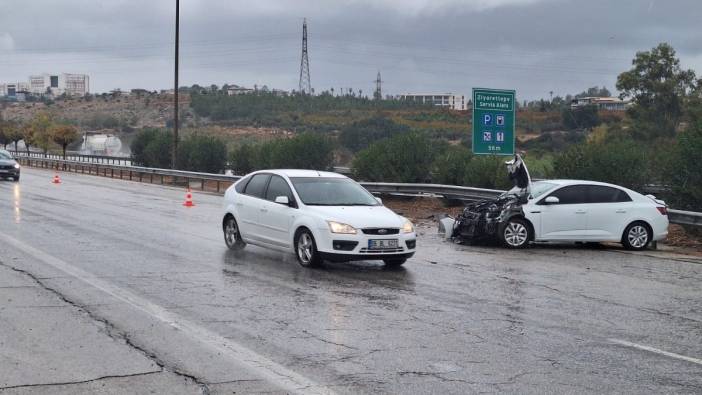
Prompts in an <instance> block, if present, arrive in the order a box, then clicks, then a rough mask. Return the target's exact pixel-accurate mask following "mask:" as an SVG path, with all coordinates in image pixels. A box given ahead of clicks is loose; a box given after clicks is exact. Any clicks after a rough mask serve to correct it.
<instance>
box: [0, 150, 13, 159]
mask: <svg viewBox="0 0 702 395" xmlns="http://www.w3.org/2000/svg"><path fill="white" fill-rule="evenodd" d="M0 159H12V155H10V153H9V152H7V151H0Z"/></svg>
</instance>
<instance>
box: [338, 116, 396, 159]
mask: <svg viewBox="0 0 702 395" xmlns="http://www.w3.org/2000/svg"><path fill="white" fill-rule="evenodd" d="M407 132H409V127H407V126H405V125H401V124H398V123H395V122H393V121H392V120H391V119H389V118H386V117H383V116H376V117H373V118H368V119H364V120H361V121H357V122H354V123H352V124H351V125H348V126H346V127H344V128H343V129H342V130H341V134H340V135H339V141H340V142H341V145H343V146H344V147H346V148H348V149H350V150H351V151H353V152H358V151H360V150H362V149H365V148H368V147H369V146H370V145H371V144H372V143H374V142H376V141H378V140H382V139H386V138H390V137H392V136H394V135H396V134H398V133H407Z"/></svg>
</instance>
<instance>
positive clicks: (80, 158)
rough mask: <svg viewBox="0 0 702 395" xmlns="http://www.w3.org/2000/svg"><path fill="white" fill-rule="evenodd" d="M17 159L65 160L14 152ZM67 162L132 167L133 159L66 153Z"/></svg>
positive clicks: (56, 155)
mask: <svg viewBox="0 0 702 395" xmlns="http://www.w3.org/2000/svg"><path fill="white" fill-rule="evenodd" d="M14 155H15V156H17V157H30V158H47V159H63V155H60V154H49V153H47V154H44V153H43V152H37V151H29V153H27V152H26V151H17V152H14ZM66 160H71V161H75V162H89V163H102V164H110V165H122V164H124V165H126V166H130V165H131V164H132V158H130V157H128V156H105V155H83V154H76V153H69V152H67V153H66Z"/></svg>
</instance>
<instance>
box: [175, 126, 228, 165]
mask: <svg viewBox="0 0 702 395" xmlns="http://www.w3.org/2000/svg"><path fill="white" fill-rule="evenodd" d="M226 160H227V147H226V146H225V145H224V143H223V142H222V141H221V140H220V139H219V138H217V137H214V136H208V135H202V134H191V135H189V136H187V137H186V138H185V139H183V141H181V142H180V143H179V144H178V163H177V166H178V169H180V170H187V171H198V172H205V173H220V172H221V171H222V170H223V169H224V166H225V163H226Z"/></svg>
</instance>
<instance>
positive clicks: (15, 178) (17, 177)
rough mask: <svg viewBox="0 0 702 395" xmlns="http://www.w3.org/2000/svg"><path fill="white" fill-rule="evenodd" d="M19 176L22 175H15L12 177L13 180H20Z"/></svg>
mask: <svg viewBox="0 0 702 395" xmlns="http://www.w3.org/2000/svg"><path fill="white" fill-rule="evenodd" d="M19 177H20V176H19V175H17V176H14V177H12V180H13V181H14V182H17V181H19Z"/></svg>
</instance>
